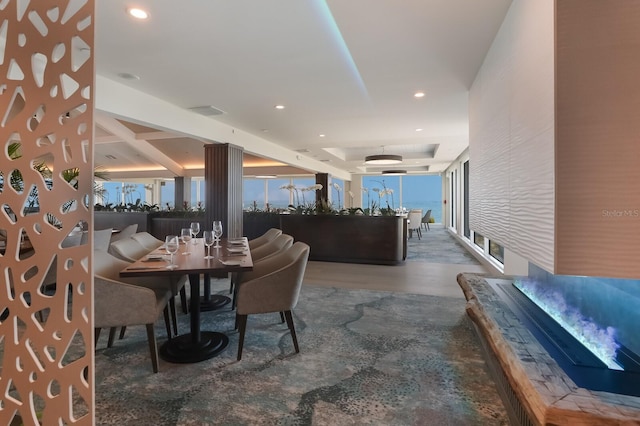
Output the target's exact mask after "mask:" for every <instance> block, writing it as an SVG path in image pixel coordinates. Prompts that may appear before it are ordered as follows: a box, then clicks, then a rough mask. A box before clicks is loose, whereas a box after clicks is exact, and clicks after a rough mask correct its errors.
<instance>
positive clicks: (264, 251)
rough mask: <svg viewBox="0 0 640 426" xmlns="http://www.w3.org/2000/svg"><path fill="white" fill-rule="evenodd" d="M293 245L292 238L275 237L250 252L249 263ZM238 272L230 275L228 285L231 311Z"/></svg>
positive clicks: (234, 301)
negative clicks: (231, 298) (231, 296)
mask: <svg viewBox="0 0 640 426" xmlns="http://www.w3.org/2000/svg"><path fill="white" fill-rule="evenodd" d="M292 245H293V237H292V236H291V235H287V234H282V233H280V235H278V236H276V237H275V238H274V239H273V240H272V241H269V242H268V243H266V244H263V245H261V246H259V247H257V248H256V249H254V250H250V251H251V261H252V262H253V264H254V265H255V264H256V263H257V262H260V261H261V260H264V259H267V258H269V257H271V256H274V255H275V254H277V253H280V252H281V251H283V250H286V249H288V248H289V247H291V246H292ZM240 274H241V273H240V272H233V273H231V280H230V284H229V293H233V301H232V303H231V309H234V308H235V306H236V293H235V291H234V288H235V283H236V282H237V281H238V276H239V275H240Z"/></svg>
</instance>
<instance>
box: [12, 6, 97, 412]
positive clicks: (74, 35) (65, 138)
mask: <svg viewBox="0 0 640 426" xmlns="http://www.w3.org/2000/svg"><path fill="white" fill-rule="evenodd" d="M93 44H94V2H93V0H64V1H63V0H37V1H35V0H34V1H19V0H2V1H0V146H1V147H2V155H0V269H1V275H2V276H1V277H0V359H1V370H0V424H3V425H7V424H10V423H11V422H12V421H15V420H17V417H18V416H19V417H20V418H21V420H22V422H24V424H26V425H29V424H38V423H41V424H77V425H90V424H92V423H93V421H94V385H93V377H94V374H93V346H94V345H93V325H92V323H93V313H92V306H93V303H92V302H93V300H92V299H93V290H92V274H91V259H90V256H89V254H90V253H91V250H90V247H91V244H92V239H91V234H92V233H91V232H86V231H87V230H91V228H92V226H91V214H92V205H93V201H92V188H93V148H92V143H93V109H94V108H93V103H94V100H93V84H94V65H93V62H94V61H93ZM83 231H85V232H84V233H83ZM86 236H89V238H86Z"/></svg>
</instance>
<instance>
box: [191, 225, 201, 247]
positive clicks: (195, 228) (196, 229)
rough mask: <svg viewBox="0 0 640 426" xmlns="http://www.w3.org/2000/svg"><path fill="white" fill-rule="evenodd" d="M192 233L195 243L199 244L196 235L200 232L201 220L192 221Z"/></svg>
mask: <svg viewBox="0 0 640 426" xmlns="http://www.w3.org/2000/svg"><path fill="white" fill-rule="evenodd" d="M190 228H191V235H192V236H193V244H198V242H197V241H196V237H197V236H198V234H199V233H200V222H191V225H190Z"/></svg>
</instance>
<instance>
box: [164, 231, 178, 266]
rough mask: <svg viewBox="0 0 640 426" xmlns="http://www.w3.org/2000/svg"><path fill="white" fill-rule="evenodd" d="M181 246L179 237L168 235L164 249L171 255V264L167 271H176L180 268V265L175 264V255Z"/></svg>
mask: <svg viewBox="0 0 640 426" xmlns="http://www.w3.org/2000/svg"><path fill="white" fill-rule="evenodd" d="M179 246H180V243H179V242H178V236H177V235H167V237H166V238H165V240H164V248H165V250H167V251H168V252H169V254H170V255H171V263H170V264H169V266H167V269H175V268H177V267H178V265H174V264H173V255H174V254H176V253H177V252H178V247H179Z"/></svg>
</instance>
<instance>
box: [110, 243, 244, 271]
mask: <svg viewBox="0 0 640 426" xmlns="http://www.w3.org/2000/svg"><path fill="white" fill-rule="evenodd" d="M195 241H196V243H195V244H193V240H191V241H189V242H188V244H187V245H186V247H187V248H188V252H190V254H183V253H184V252H185V244H182V243H181V244H180V248H179V249H178V252H177V253H176V254H174V255H173V264H174V265H177V267H176V268H174V269H168V268H167V266H168V265H169V257H170V255H169V253H167V252H166V250H165V249H164V248H159V249H157V250H154V251H152V252H151V253H149V254H148V255H146V256H145V257H143V258H142V259H138V260H137V261H136V262H134V263H132V264H131V265H129V266H127V267H126V268H125V269H123V270H122V271H120V276H123V277H140V276H148V275H184V274H201V273H211V272H217V271H219V272H239V271H249V270H251V269H253V260H252V259H251V251H250V250H249V245H248V242H247V239H246V237H245V238H235V239H222V241H221V242H220V245H221V246H222V247H221V248H213V247H211V256H214V258H213V259H205V258H204V257H205V255H206V253H207V248H206V247H205V246H204V242H203V239H202V238H196V239H195Z"/></svg>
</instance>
